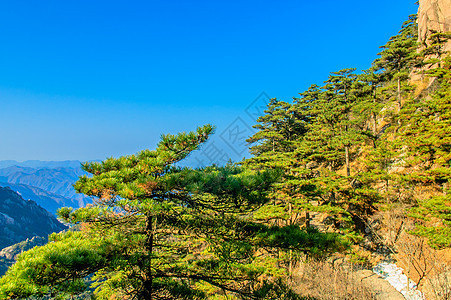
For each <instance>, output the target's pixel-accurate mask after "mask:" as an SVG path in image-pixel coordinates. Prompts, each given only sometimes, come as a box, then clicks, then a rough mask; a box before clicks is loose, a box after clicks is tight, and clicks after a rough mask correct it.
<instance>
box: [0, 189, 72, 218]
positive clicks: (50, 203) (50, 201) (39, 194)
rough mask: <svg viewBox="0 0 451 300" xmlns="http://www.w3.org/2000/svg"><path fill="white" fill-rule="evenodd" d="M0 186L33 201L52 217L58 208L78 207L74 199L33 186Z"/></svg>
mask: <svg viewBox="0 0 451 300" xmlns="http://www.w3.org/2000/svg"><path fill="white" fill-rule="evenodd" d="M0 186H3V187H9V188H11V189H12V190H13V191H15V192H17V193H18V194H19V195H21V196H22V198H24V199H30V200H33V201H35V202H36V203H38V204H39V205H40V206H42V207H43V208H45V209H46V210H47V211H49V212H51V213H52V214H54V215H56V211H57V210H58V209H59V208H60V207H79V206H80V203H79V202H78V201H77V200H76V199H73V198H69V197H64V196H61V195H57V194H54V193H52V192H48V191H46V190H43V189H41V188H38V187H35V186H31V185H26V184H14V183H8V182H0Z"/></svg>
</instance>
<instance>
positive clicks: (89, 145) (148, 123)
mask: <svg viewBox="0 0 451 300" xmlns="http://www.w3.org/2000/svg"><path fill="white" fill-rule="evenodd" d="M414 3H415V0H378V1H362V0H352V1H351V0H343V1H336V0H323V1H304V0H298V1H294V0H293V1H288V0H287V1H285V0H281V1H254V0H253V1H243V0H240V1H238V0H227V1H222V0H220V1H213V0H210V1H207V0H205V1H204V0H202V1H171V0H159V1H95V0H91V1H80V0H78V1H46V0H42V1H17V0H4V1H1V2H0V45H1V46H0V122H1V130H0V160H4V159H14V160H20V161H22V160H28V159H40V160H66V159H79V160H91V159H103V158H105V157H109V156H115V157H117V156H120V155H125V154H133V153H135V152H137V151H139V150H141V149H144V148H153V147H154V146H155V144H156V143H157V141H158V139H159V136H160V134H161V133H168V132H169V133H176V132H178V131H188V130H192V129H194V128H195V127H196V126H197V125H201V124H204V123H207V122H209V123H213V124H216V125H217V134H216V137H215V139H216V140H218V142H217V144H216V148H218V147H219V148H221V150H222V151H223V152H226V153H229V156H230V157H232V158H234V157H233V156H240V155H241V156H242V155H243V153H242V151H241V150H238V151H235V152H234V153H235V154H233V155H232V154H231V153H233V151H232V150H233V149H231V148H233V147H235V146H234V145H230V144H229V145H228V146H230V147H229V148H228V147H227V140H228V139H229V140H230V139H233V137H231V136H230V135H227V134H224V133H225V131H227V130H229V131H230V128H232V127H234V126H235V125H237V124H238V123H239V124H241V125H239V126H241V127H243V126H244V127H245V126H246V125H252V118H251V116H249V115H248V114H246V112H245V110H246V108H247V107H248V106H249V105H251V106H252V102H253V101H254V99H255V98H256V97H257V96H259V95H260V93H261V92H266V94H267V95H269V96H270V97H277V98H281V99H284V100H286V101H290V99H291V98H292V97H293V96H296V95H297V93H299V92H302V91H304V90H305V89H306V88H307V87H308V86H309V85H310V84H313V83H316V84H321V83H322V82H323V81H324V80H326V79H327V76H328V74H329V72H332V71H337V70H339V69H342V68H347V67H356V68H358V69H360V70H361V69H365V68H368V67H369V66H370V64H371V62H372V61H373V60H374V58H376V54H377V53H378V51H379V49H378V47H379V46H381V45H383V44H385V42H386V41H387V40H388V38H389V37H390V36H392V35H395V34H396V33H397V32H398V30H399V29H400V26H401V24H402V22H403V21H404V20H406V19H407V17H408V16H409V15H410V14H412V13H416V10H417V6H416V5H415V4H414ZM237 118H238V119H237ZM230 126H232V127H230ZM239 126H238V127H239ZM238 127H237V126H235V127H234V128H238ZM227 128H228V129H227ZM221 134H223V135H222V139H220V135H221ZM242 134H245V133H242ZM232 144H233V142H232ZM235 150H236V149H235Z"/></svg>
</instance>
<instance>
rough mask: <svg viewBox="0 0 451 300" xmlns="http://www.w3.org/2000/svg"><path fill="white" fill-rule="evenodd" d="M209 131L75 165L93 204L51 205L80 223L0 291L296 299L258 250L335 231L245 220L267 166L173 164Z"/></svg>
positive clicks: (16, 269) (11, 273) (34, 255)
mask: <svg viewBox="0 0 451 300" xmlns="http://www.w3.org/2000/svg"><path fill="white" fill-rule="evenodd" d="M212 131H213V128H212V127H211V126H210V125H206V126H204V127H200V128H198V129H197V131H195V132H190V133H181V134H178V135H163V136H162V139H161V141H160V143H159V144H158V146H157V149H156V150H154V151H150V150H144V151H141V152H139V153H138V154H136V155H131V156H125V157H120V158H117V159H116V158H109V159H107V160H105V161H103V162H92V163H86V164H84V165H83V169H84V170H85V171H87V172H88V173H90V174H91V175H92V176H83V177H81V178H80V179H79V181H78V182H77V183H76V184H75V188H76V190H77V191H79V192H82V193H84V194H86V195H89V196H92V197H93V198H94V204H93V205H92V206H87V207H84V208H80V209H77V210H73V209H71V208H64V209H61V210H60V211H59V215H60V217H61V218H63V219H64V220H65V221H66V222H70V223H72V224H79V223H81V224H82V226H83V229H82V230H81V231H80V232H76V233H72V232H68V233H61V234H56V235H53V237H52V238H51V240H52V242H51V243H49V244H47V245H45V246H43V247H39V248H34V249H32V250H30V251H29V252H25V253H24V254H22V255H21V256H20V257H19V258H18V262H17V264H15V265H14V266H13V267H12V268H11V269H10V270H8V271H7V273H6V275H5V276H4V277H2V278H1V279H0V297H1V298H3V299H4V298H14V299H15V298H23V297H28V296H31V295H36V296H59V297H60V296H61V297H62V296H64V295H77V294H80V293H83V292H86V291H87V289H88V286H89V285H91V288H95V291H94V294H95V297H96V299H111V298H116V299H125V298H133V299H208V298H209V297H210V296H212V294H218V293H219V294H222V295H223V297H222V296H217V298H218V299H228V297H229V296H230V297H231V296H236V297H241V298H244V299H296V298H297V296H296V295H295V294H293V293H291V292H290V291H289V289H286V288H285V287H284V285H283V283H282V282H281V281H278V280H276V279H274V278H271V277H270V273H266V272H267V271H266V268H265V266H264V264H265V262H264V258H262V257H261V255H260V256H259V257H257V253H260V254H261V253H262V251H264V250H265V249H266V251H271V249H292V250H293V251H300V252H309V251H310V250H312V253H321V252H325V251H328V250H329V249H336V248H337V247H341V246H340V245H341V243H340V242H339V239H337V237H336V236H334V235H327V236H326V235H320V234H319V233H317V232H311V231H310V232H307V231H305V230H304V231H303V230H301V229H300V228H299V227H293V226H291V227H290V226H286V227H273V226H268V225H264V224H259V223H257V222H255V221H254V220H253V219H252V218H251V215H252V212H253V211H254V210H255V209H257V208H258V207H260V206H262V205H264V204H265V203H266V201H267V194H268V190H269V188H270V187H271V185H272V183H273V182H274V181H275V179H276V177H275V176H276V175H277V174H276V173H274V172H269V171H261V172H255V171H249V170H245V169H243V168H240V167H235V166H231V165H228V166H225V167H207V168H203V169H189V168H178V167H174V163H176V162H178V161H180V160H181V159H183V158H185V157H186V156H187V155H188V154H189V153H190V152H192V151H193V150H195V149H196V148H198V147H199V146H200V145H201V144H202V143H203V142H204V141H205V140H206V139H207V138H208V136H209V135H210V134H211V133H212ZM264 273H265V276H264V277H263V276H262V275H263V274H264ZM265 278H269V279H268V280H265ZM270 279H271V280H270Z"/></svg>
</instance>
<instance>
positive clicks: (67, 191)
mask: <svg viewBox="0 0 451 300" xmlns="http://www.w3.org/2000/svg"><path fill="white" fill-rule="evenodd" d="M2 166H3V168H2ZM84 174H86V173H85V172H84V171H82V169H81V167H80V161H61V162H58V161H50V162H45V161H35V160H33V161H25V162H16V161H11V160H8V161H0V186H4V187H6V186H7V187H10V188H11V189H12V190H14V191H16V192H18V193H19V194H20V195H22V197H23V198H24V199H30V200H33V201H35V202H36V203H37V204H39V205H41V206H42V207H44V208H45V209H46V210H48V211H49V212H51V213H53V214H54V213H55V212H56V210H57V209H58V208H60V207H63V206H70V207H74V208H78V207H82V206H84V205H86V203H88V202H90V198H89V197H86V196H84V195H82V194H77V193H76V192H75V190H74V188H73V186H72V185H73V184H74V183H75V182H76V181H77V179H78V177H79V176H81V175H84Z"/></svg>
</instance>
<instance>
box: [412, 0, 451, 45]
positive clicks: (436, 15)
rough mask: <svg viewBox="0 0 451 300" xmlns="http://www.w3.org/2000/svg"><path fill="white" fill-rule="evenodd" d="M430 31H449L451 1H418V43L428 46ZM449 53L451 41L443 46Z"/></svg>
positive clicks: (450, 26) (450, 24) (450, 27)
mask: <svg viewBox="0 0 451 300" xmlns="http://www.w3.org/2000/svg"><path fill="white" fill-rule="evenodd" d="M431 30H432V31H436V32H448V31H451V0H420V1H419V8H418V42H419V43H420V45H423V48H424V46H425V45H428V40H427V39H428V37H429V35H430V33H431ZM444 50H445V51H451V41H448V42H447V44H446V46H445V49H444Z"/></svg>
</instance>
